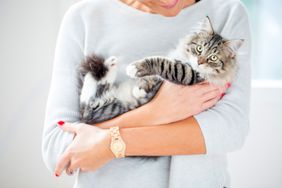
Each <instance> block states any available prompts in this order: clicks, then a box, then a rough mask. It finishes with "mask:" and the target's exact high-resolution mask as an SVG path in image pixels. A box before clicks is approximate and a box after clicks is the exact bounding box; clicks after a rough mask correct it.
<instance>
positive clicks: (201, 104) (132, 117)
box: [94, 81, 230, 128]
mask: <svg viewBox="0 0 282 188" xmlns="http://www.w3.org/2000/svg"><path fill="white" fill-rule="evenodd" d="M229 86H230V84H227V85H226V86H223V87H218V86H215V85H212V84H208V83H200V84H196V85H192V86H182V85H176V84H173V83H171V82H167V81H165V82H164V83H163V84H162V86H161V88H160V90H159V91H158V93H157V94H156V96H155V97H154V98H153V99H152V100H151V101H150V102H149V103H147V104H145V105H143V106H140V107H139V108H137V109H134V110H131V111H129V112H127V113H124V114H122V115H120V116H118V117H116V118H114V119H111V120H107V121H104V122H102V123H97V124H94V125H95V126H98V127H100V128H109V127H111V126H119V127H123V128H125V127H142V126H152V125H162V124H168V123H172V122H176V121H180V120H183V119H186V118H187V117H191V116H193V115H195V114H198V113H200V112H202V111H204V110H206V109H208V108H210V107H212V106H214V105H215V104H216V103H217V101H218V100H219V99H220V98H221V97H222V93H224V92H225V91H226V90H227V88H228V87H229ZM172 91H173V92H172Z"/></svg>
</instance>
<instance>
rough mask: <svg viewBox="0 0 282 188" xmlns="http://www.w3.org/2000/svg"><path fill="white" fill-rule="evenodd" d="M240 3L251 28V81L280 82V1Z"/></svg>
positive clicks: (264, 0)
mask: <svg viewBox="0 0 282 188" xmlns="http://www.w3.org/2000/svg"><path fill="white" fill-rule="evenodd" d="M242 2H243V3H244V4H245V5H246V8H247V9H248V13H249V18H250V22H251V27H252V35H253V57H252V77H253V79H255V80H282V16H281V7H282V1H269V0H242ZM280 56H281V57H280Z"/></svg>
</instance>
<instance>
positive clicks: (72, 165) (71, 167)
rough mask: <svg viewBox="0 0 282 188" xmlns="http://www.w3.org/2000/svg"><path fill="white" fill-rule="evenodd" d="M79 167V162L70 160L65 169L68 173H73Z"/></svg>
mask: <svg viewBox="0 0 282 188" xmlns="http://www.w3.org/2000/svg"><path fill="white" fill-rule="evenodd" d="M78 168H79V163H78V162H71V163H70V165H69V166H68V168H67V169H66V173H67V174H68V175H70V176H71V175H73V174H74V172H75V171H76V170H77V169H78Z"/></svg>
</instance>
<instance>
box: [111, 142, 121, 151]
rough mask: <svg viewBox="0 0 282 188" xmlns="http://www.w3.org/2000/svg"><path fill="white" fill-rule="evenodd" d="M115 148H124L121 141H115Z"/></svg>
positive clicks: (118, 149) (117, 149)
mask: <svg viewBox="0 0 282 188" xmlns="http://www.w3.org/2000/svg"><path fill="white" fill-rule="evenodd" d="M113 149H114V150H116V151H120V150H122V149H123V144H122V143H121V142H115V143H113Z"/></svg>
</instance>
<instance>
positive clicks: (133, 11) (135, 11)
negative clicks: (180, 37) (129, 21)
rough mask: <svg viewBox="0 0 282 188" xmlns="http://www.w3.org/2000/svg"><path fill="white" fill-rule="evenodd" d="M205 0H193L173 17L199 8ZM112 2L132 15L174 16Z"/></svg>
mask: <svg viewBox="0 0 282 188" xmlns="http://www.w3.org/2000/svg"><path fill="white" fill-rule="evenodd" d="M205 1H206V0H200V1H198V2H195V3H194V4H192V5H190V6H188V7H185V8H184V9H182V10H181V11H180V12H179V14H178V15H176V16H174V17H178V16H180V15H182V14H185V13H186V12H189V11H192V10H193V9H196V8H199V7H201V6H202V5H203V4H204V3H205ZM113 3H115V4H116V5H117V6H118V7H119V8H120V9H123V10H124V11H127V12H128V13H130V14H133V15H137V16H138V15H141V16H142V15H143V16H147V17H162V18H167V19H172V18H174V17H169V16H162V15H160V14H154V13H150V12H145V11H142V10H138V9H136V8H133V7H130V6H129V5H127V4H125V3H123V2H121V1H120V0H113Z"/></svg>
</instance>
